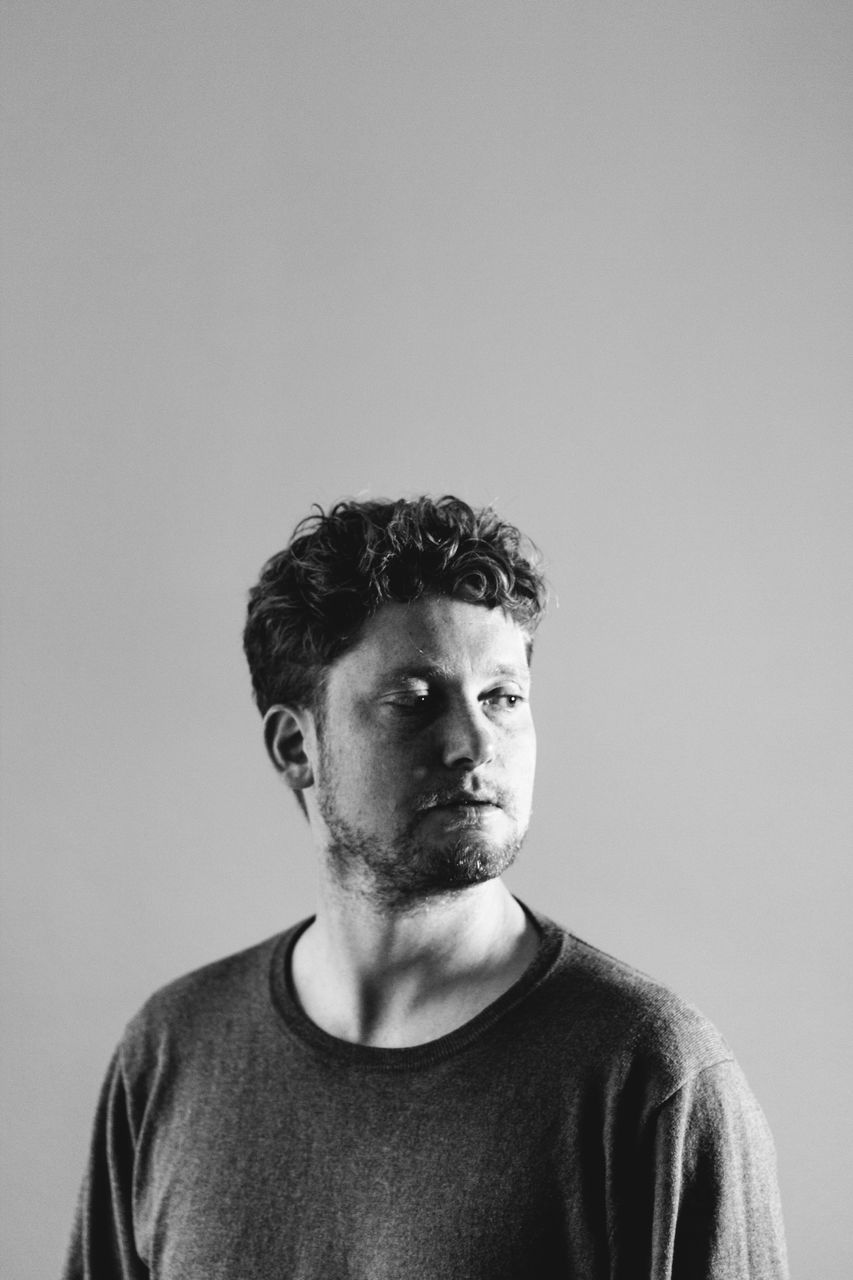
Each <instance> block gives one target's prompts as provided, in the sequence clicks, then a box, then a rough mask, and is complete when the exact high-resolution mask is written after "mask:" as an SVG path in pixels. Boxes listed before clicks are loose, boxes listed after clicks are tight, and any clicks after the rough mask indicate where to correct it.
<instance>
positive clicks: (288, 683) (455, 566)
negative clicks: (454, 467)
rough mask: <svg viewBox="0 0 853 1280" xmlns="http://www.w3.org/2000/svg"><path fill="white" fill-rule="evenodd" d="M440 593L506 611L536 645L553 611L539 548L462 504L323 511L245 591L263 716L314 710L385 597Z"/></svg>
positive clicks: (350, 505) (347, 506)
mask: <svg viewBox="0 0 853 1280" xmlns="http://www.w3.org/2000/svg"><path fill="white" fill-rule="evenodd" d="M427 593H433V594H436V595H444V596H451V597H452V598H454V599H457V600H463V601H465V602H467V603H470V604H481V605H484V606H485V607H486V608H489V609H495V608H501V609H503V610H505V611H506V613H507V614H509V615H510V617H512V618H514V619H515V620H516V622H518V624H519V625H520V626H521V627H522V628H523V630H524V631H525V632H526V633H527V636H528V637H529V638H530V637H532V635H533V632H534V631H535V629H536V626H537V625H538V623H539V621H540V619H541V617H542V614H543V613H544V610H545V604H546V587H545V580H544V577H543V576H542V573H541V571H540V568H539V555H538V552H537V550H536V548H535V547H534V545H533V544H532V543H531V542H530V541H529V540H527V539H525V538H524V537H523V535H522V534H521V533H520V532H519V530H518V529H516V528H515V527H514V526H513V525H511V524H506V523H505V522H504V521H502V520H501V519H500V518H499V517H498V516H497V515H496V513H495V512H494V511H493V510H492V509H491V507H485V508H483V509H481V510H475V509H473V508H472V507H469V506H468V504H467V503H465V502H462V501H461V500H460V499H459V498H454V497H452V496H451V495H446V496H445V497H443V498H438V499H433V498H429V497H420V498H413V499H405V498H402V499H400V500H399V501H397V502H389V501H386V500H383V499H377V500H374V501H367V502H354V501H343V502H338V503H336V504H335V505H334V506H333V507H332V508H331V509H330V510H329V511H328V512H324V511H323V509H322V507H319V506H317V507H316V509H315V510H314V511H313V512H312V514H311V515H309V516H306V517H305V519H304V520H301V521H300V522H299V524H298V525H297V526H296V528H295V529H294V531H293V536H292V538H291V540H290V542H289V543H288V545H287V547H285V549H284V550H283V551H280V552H279V553H278V554H277V555H274V556H272V558H271V559H269V560H268V561H267V563H266V564H265V565H264V567H263V569H262V570H261V575H260V578H259V579H258V582H257V585H256V586H254V587H253V588H252V589H251V591H250V592H249V609H248V616H247V620H246V627H245V631H244V633H243V647H244V650H245V653H246V658H247V660H248V663H249V670H250V671H251V675H252V686H253V689H254V695H255V701H256V703H257V705H258V709H259V710H260V712H261V714H262V715H264V714H266V712H267V710H268V709H269V708H270V707H271V706H273V705H275V704H277V703H284V704H286V705H290V706H302V707H308V708H312V709H318V708H317V699H318V694H319V693H320V692H321V690H322V687H323V679H324V673H325V671H326V669H327V668H328V667H329V666H330V665H331V663H333V662H334V661H335V659H336V658H338V657H339V656H340V655H341V654H342V653H345V652H346V650H347V649H350V648H352V647H353V646H354V645H355V644H356V643H357V641H358V638H359V635H360V632H361V628H362V626H363V625H364V623H365V622H366V621H367V619H368V618H370V617H372V616H373V615H374V614H375V613H376V612H377V610H378V609H380V608H381V606H382V605H383V604H385V603H387V602H389V601H397V602H401V603H409V602H411V601H413V600H417V599H418V598H419V597H420V596H422V595H424V594H427Z"/></svg>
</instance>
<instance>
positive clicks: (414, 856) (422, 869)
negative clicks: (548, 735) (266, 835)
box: [317, 752, 527, 910]
mask: <svg viewBox="0 0 853 1280" xmlns="http://www.w3.org/2000/svg"><path fill="white" fill-rule="evenodd" d="M322 754H324V755H325V754H326V753H325V752H322ZM324 763H325V764H326V765H328V760H326V761H325V762H324ZM322 773H323V776H324V777H326V778H329V777H333V776H334V771H333V770H329V769H328V767H324V768H323V769H322ZM317 806H318V808H319V811H320V814H321V816H322V818H323V822H324V823H325V826H326V831H327V833H328V840H327V843H326V850H325V852H326V857H327V859H328V863H329V867H330V869H331V871H332V874H333V875H334V877H335V880H336V881H337V882H338V884H340V886H341V887H342V888H345V889H347V890H349V891H355V892H358V893H360V894H362V895H364V896H365V897H368V898H370V899H371V900H372V901H374V902H375V903H376V904H377V905H379V906H381V907H383V908H387V909H393V910H413V909H416V908H417V907H418V906H420V905H423V904H424V903H425V902H427V901H428V900H430V899H434V898H437V897H441V896H442V895H448V894H455V893H458V892H459V891H460V890H463V889H468V888H471V887H472V886H473V885H477V884H483V883H484V882H485V881H487V880H494V879H496V878H497V877H498V876H500V875H503V873H504V872H505V871H506V870H508V868H509V867H511V866H512V864H513V863H514V862H515V859H516V857H517V855H518V851H519V849H520V848H521V845H522V843H523V841H524V837H525V835H526V833H527V826H526V824H524V825H523V826H520V827H519V826H517V827H516V829H515V830H514V831H513V832H512V833H511V834H510V835H509V836H508V837H507V838H506V839H505V840H503V841H494V840H489V839H488V838H487V837H486V836H485V835H484V834H483V833H482V832H478V831H466V830H461V831H458V832H456V833H448V835H447V836H446V837H445V839H444V840H443V841H440V842H439V841H437V840H432V841H428V840H425V839H423V838H422V837H421V836H420V835H419V832H418V828H419V827H420V826H421V824H422V822H423V815H422V814H417V815H416V816H415V817H414V818H413V819H412V821H411V822H410V823H409V824H408V825H407V826H406V827H404V828H403V829H402V830H401V831H400V833H399V835H398V836H396V837H395V838H394V839H393V840H383V839H381V838H379V837H377V836H375V835H370V836H368V835H367V834H366V833H364V832H362V831H360V830H358V828H356V827H354V826H353V825H352V824H351V823H349V822H348V821H347V820H346V819H345V818H344V817H343V815H342V814H340V813H339V812H338V808H337V805H336V801H335V794H334V788H333V787H330V786H323V785H321V786H320V787H318V794H317Z"/></svg>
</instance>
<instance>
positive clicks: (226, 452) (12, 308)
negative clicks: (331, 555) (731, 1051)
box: [0, 0, 853, 1280]
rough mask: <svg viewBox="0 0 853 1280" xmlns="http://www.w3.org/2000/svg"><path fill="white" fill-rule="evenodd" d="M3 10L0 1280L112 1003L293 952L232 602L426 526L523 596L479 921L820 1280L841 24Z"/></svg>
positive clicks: (43, 1239) (317, 3)
mask: <svg viewBox="0 0 853 1280" xmlns="http://www.w3.org/2000/svg"><path fill="white" fill-rule="evenodd" d="M6 8H7V19H6V42H5V43H6V54H5V57H6V62H7V68H6V72H5V76H4V81H5V84H6V90H5V93H6V100H7V122H8V128H7V131H6V137H7V142H6V147H7V152H6V155H7V160H6V163H7V181H6V183H5V184H4V185H5V190H6V195H5V202H4V223H5V228H6V232H5V235H4V245H5V248H4V275H5V288H4V298H5V301H4V302H3V321H4V337H3V343H4V346H3V352H4V372H3V388H2V412H3V420H4V467H3V471H4V481H3V484H4V493H3V521H4V524H3V557H4V623H3V646H4V647H3V673H4V674H3V706H4V718H3V728H2V734H3V739H2V760H3V786H4V796H3V826H4V849H5V852H4V860H3V903H4V905H3V915H4V928H3V949H4V960H3V998H4V1021H5V1030H4V1034H3V1049H2V1052H3V1083H2V1096H3V1101H4V1108H5V1109H6V1110H7V1111H8V1116H7V1119H6V1120H5V1121H4V1125H5V1132H6V1139H5V1141H4V1144H3V1155H2V1161H3V1186H2V1203H3V1204H4V1206H5V1214H6V1215H7V1223H6V1225H5V1228H4V1244H3V1260H2V1266H0V1269H2V1272H3V1274H4V1275H8V1276H14V1277H16V1280H35V1278H36V1277H42V1276H45V1275H50V1274H56V1272H57V1270H58V1268H59V1265H60V1258H61V1255H62V1253H63V1250H64V1246H65V1239H66V1235H67V1232H68V1228H69V1223H70V1219H71V1214H72V1207H73V1202H74V1196H75V1192H76V1187H77V1184H78V1180H79V1176H80V1172H81V1169H82V1165H83V1161H84V1155H85V1146H86V1141H87V1134H88V1129H89V1124H90V1120H91V1114H92V1109H93V1106H94V1102H95V1096H96V1092H97V1088H98V1084H99V1080H100V1077H101V1074H102V1072H103V1069H104V1066H105V1064H106V1061H107V1058H108V1056H109V1054H110V1052H111V1049H112V1046H113V1044H114V1042H115V1040H116V1038H117V1037H118V1035H119V1034H120V1032H121V1029H122V1026H123V1024H124V1022H125V1020H126V1019H127V1018H128V1017H129V1016H130V1014H131V1013H132V1012H133V1011H134V1009H135V1008H136V1007H137V1005H138V1004H139V1003H140V1001H141V1000H142V999H143V998H144V997H145V996H146V995H147V994H148V993H149V992H150V990H151V989H152V988H153V987H155V986H156V985H158V984H160V983H161V982H164V981H166V980H167V979H169V978H170V977H172V976H174V975H175V974H177V973H179V972H181V971H182V970H185V969H187V968H189V967H192V966H194V965H197V964H200V963H202V962H204V961H205V960H207V959H211V958H213V957H215V956H217V955H220V954H223V953H225V952H227V951H229V950H233V949H236V948H238V947H241V946H244V945H247V944H249V943H250V942H252V941H254V940H256V939H257V938H259V937H261V936H263V935H265V934H268V933H271V932H273V931H275V930H278V929H279V928H281V927H283V926H284V925H285V924H287V923H289V922H290V921H292V920H294V919H296V918H298V917H299V916H301V915H304V914H306V913H307V912H308V911H309V910H310V909H311V901H312V855H311V850H310V846H309V843H308V839H307V834H306V831H305V828H304V824H303V822H302V820H301V818H300V816H299V814H298V812H297V810H296V808H295V806H294V805H293V803H292V801H291V799H290V797H289V796H288V795H285V794H284V793H283V791H282V789H281V787H280V784H279V783H278V782H277V780H276V778H275V777H274V776H273V774H272V771H271V769H270V767H269V766H268V764H267V763H266V760H265V757H264V755H263V751H262V746H261V739H260V734H259V724H258V721H257V717H256V713H255V712H254V710H253V708H252V706H251V703H250V697H249V686H248V678H247V675H246V673H245V671H244V669H243V664H242V657H241V652H240V639H239V638H240V630H241V625H242V613H243V608H244V599H245V592H246V589H247V587H248V585H249V584H250V582H251V581H252V580H253V577H254V575H255V574H256V572H257V570H258V568H259V566H260V564H261V562H262V561H263V560H264V559H265V558H266V557H267V555H269V554H270V553H271V552H272V551H273V550H276V549H278V548H279V547H280V546H281V545H282V544H283V543H284V542H285V540H286V539H287V537H288V535H289V533H290V530H291V528H292V526H293V524H294V523H295V521H296V520H297V519H298V518H299V517H300V516H301V515H303V514H304V513H305V512H306V511H307V509H308V507H309V505H310V504H311V503H312V502H315V501H319V502H321V503H328V502H330V501H332V500H333V499H335V498H336V497H338V496H341V495H344V494H347V495H352V494H371V495H377V494H379V495H381V494H390V495H394V496H396V495H397V494H399V493H401V492H420V491H428V492H434V493H441V492H445V491H453V492H457V493H459V494H461V495H462V496H464V497H467V498H468V499H469V500H471V501H473V502H478V503H479V502H484V501H493V502H494V503H496V504H497V505H498V507H499V508H500V510H501V511H502V512H503V513H504V514H505V515H507V516H508V517H509V518H511V519H514V520H516V521H517V522H518V523H520V524H521V525H522V527H523V528H525V529H526V530H527V531H528V532H529V533H530V534H531V535H532V536H533V537H534V538H535V539H536V540H537V541H538V542H539V543H540V545H541V546H542V548H543V549H544V551H545V553H546V555H547V558H548V563H549V567H550V575H551V579H552V582H553V586H554V589H555V592H556V596H557V606H556V607H555V608H554V610H553V612H552V616H551V618H550V621H549V622H548V623H547V624H546V627H545V630H544V631H543V633H542V635H541V640H540V645H539V649H538V653H537V658H536V689H535V709H536V714H537V717H538V725H539V732H540V759H541V766H540V776H539V784H538V801H537V807H536V814H535V819H534V827H533V830H532V833H531V837H530V840H529V844H528V847H527V849H526V851H525V853H524V855H523V858H522V860H521V862H520V864H519V866H518V868H517V870H516V871H515V872H514V873H513V879H512V883H513V887H514V888H515V890H516V891H517V892H518V893H520V894H521V895H522V896H524V897H526V898H528V899H529V900H530V901H531V902H533V903H535V904H536V905H539V906H540V907H543V908H545V909H547V910H548V911H549V912H550V914H552V915H554V916H556V917H557V918H559V919H560V920H562V921H564V922H566V923H568V924H569V925H570V926H572V927H573V928H574V929H575V930H576V931H577V932H579V933H581V934H582V935H583V936H586V937H587V938H589V939H590V940H591V941H594V942H596V943H597V944H598V945H600V946H603V947H605V948H607V949H609V950H611V951H614V952H616V953H617V954H618V955H620V956H622V957H624V958H625V959H628V960H630V961H632V962H633V963H635V964H636V965H638V966H640V967H641V968H644V969H646V970H648V971H651V972H653V973H654V974H655V975H656V976H658V977H660V978H662V979H664V980H666V981H668V982H670V983H671V984H672V985H674V986H676V987H677V988H678V990H680V991H681V992H682V993H683V994H684V995H686V996H688V997H689V998H690V999H692V1000H693V1001H694V1002H695V1003H697V1004H698V1005H699V1006H700V1007H701V1008H703V1009H704V1010H705V1012H706V1013H708V1014H709V1015H710V1016H711V1017H712V1018H713V1019H714V1020H715V1021H716V1022H717V1023H718V1024H719V1025H720V1027H721V1028H722V1030H723V1031H724V1033H725V1035H726V1036H727V1038H728V1039H729V1041H730V1042H731V1044H732V1045H733V1046H734V1048H735V1051H736V1052H737V1054H738V1057H739V1058H740V1060H741V1062H742V1064H743V1065H744V1067H745V1069H746V1071H747V1074H748V1076H749V1078H750V1080H751V1082H752V1084H753V1087H754V1089H755V1091H756V1093H757V1094H758V1096H759V1098H760V1099H761V1102H762V1104H763V1106H764V1108H765V1110H766V1112H767V1114H768V1116H769V1118H770V1121H771V1124H772V1126H773V1129H774V1132H775V1135H776V1139H777V1145H778V1149H779V1160H780V1173H781V1181H782V1187H783V1194H784V1199H785V1206H786V1214H787V1221H788V1227H789V1235H790V1247H791V1254H792V1263H793V1271H794V1274H812V1275H819V1276H821V1277H822V1278H823V1280H842V1278H843V1277H846V1276H847V1275H849V1274H850V1263H851V1245H850V1233H849V1231H848V1230H847V1229H846V1227H845V1226H844V1222H845V1219H846V1215H847V1210H848V1207H849V1200H850V1193H851V1185H850V1173H849V1160H848V1152H849V1148H850V1143H851V1137H853V1135H851V1133H850V1132H849V1114H850V1109H849V1106H848V1080H847V1074H848V1072H847V1064H848V1063H849V1061H850V1056H851V1051H853V1044H851V1034H850V1029H849V1022H848V1020H847V1019H846V1018H845V1017H843V1016H842V1011H844V1010H846V1009H848V1008H849V1004H850V983H849V972H850V958H851V957H850V946H849V906H848V904H849V893H850V869H849V867H850V857H849V854H850V836H851V807H853V806H851V788H850V777H851V766H853V760H851V754H852V753H851V734H850V723H851V717H850V692H851V676H850V670H851V665H850V639H851V612H853V605H852V604H851V593H850V569H849V546H850V543H849V537H850V532H851V526H850V482H851V472H850V463H851V453H853V445H851V433H850V390H851V388H850V377H849V364H850V330H851V323H850V322H851V313H850V295H849V289H848V288H847V287H846V283H845V280H846V282H847V283H849V274H848V273H849V269H850V265H851V263H850V238H849V214H850V196H851V185H853V184H851V169H850V150H849V145H848V142H849V137H848V135H847V129H848V128H849V106H850V84H851V75H850V70H851V69H850V65H849V63H850V51H851V48H853V43H851V38H850V37H851V30H850V27H851V16H850V10H849V7H848V6H846V5H843V4H841V3H836V2H834V0H812V2H811V3H809V4H806V3H804V2H803V3H796V2H793V3H782V4H775V3H774V4H769V3H756V4H748V5H744V4H742V3H735V2H734V0H721V2H720V3H717V4H714V5H704V6H694V5H685V4H678V5H676V4H672V5H670V4H664V3H652V4H650V5H643V6H637V5H628V4H609V3H606V4H594V5H593V4H589V3H583V2H581V3H577V4H574V5H571V6H569V5H566V4H556V3H552V2H549V0H545V2H544V3H541V4H537V5H516V4H508V3H506V2H505V0H498V2H492V3H488V4H487V3H485V2H484V0H473V2H471V0H465V2H463V3H458V2H455V3H452V4H450V3H447V2H446V0H431V2H430V3H429V4H427V3H424V2H423V0H413V3H410V4H406V5H401V4H394V3H391V0H363V2H362V3H357V4H353V5H340V4H334V5H333V4H330V3H328V0H312V3H310V4H307V3H300V2H297V3H291V4H288V5H282V4H280V3H275V4H273V3H269V2H265V0H257V2H254V3H249V4H239V5H238V4H234V3H231V2H226V0H205V3H200V0H185V2H184V3H182V4H180V5H175V4H167V3H164V2H163V0H154V2H153V3H150V4H145V5H138V4H130V3H127V2H126V0H116V2H114V3H110V4H106V3H103V0H88V2H80V3H77V4H74V5H68V6H55V5H48V4H46V3H44V0H26V3H24V2H23V0H11V2H10V3H9V4H8V5H7V6H6Z"/></svg>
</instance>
